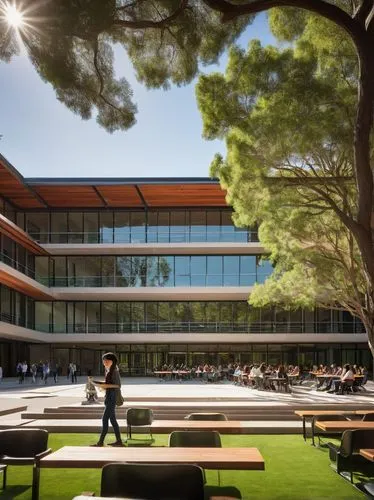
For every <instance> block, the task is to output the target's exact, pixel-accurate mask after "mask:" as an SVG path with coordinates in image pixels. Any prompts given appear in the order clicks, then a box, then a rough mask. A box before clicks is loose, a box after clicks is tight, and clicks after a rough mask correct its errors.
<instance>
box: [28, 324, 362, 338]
mask: <svg viewBox="0 0 374 500" xmlns="http://www.w3.org/2000/svg"><path fill="white" fill-rule="evenodd" d="M35 329H36V330H39V331H43V332H49V333H83V334H86V333H155V334H157V333H277V334H278V333H283V334H287V333H306V334H307V333H315V334H321V335H323V334H326V333H346V334H354V333H365V329H364V327H363V325H361V324H360V323H352V322H341V323H330V324H326V323H309V322H308V323H302V322H295V323H277V322H274V323H273V322H263V323H251V324H248V323H237V322H233V323H224V322H191V321H182V322H159V323H152V322H146V323H143V322H118V323H90V322H86V323H85V322H82V323H75V324H73V323H68V324H62V323H61V324H58V323H57V324H54V325H53V324H51V323H36V324H35Z"/></svg>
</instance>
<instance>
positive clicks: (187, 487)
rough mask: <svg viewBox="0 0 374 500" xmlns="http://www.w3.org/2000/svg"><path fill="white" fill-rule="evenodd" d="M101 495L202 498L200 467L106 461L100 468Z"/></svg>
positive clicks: (152, 499)
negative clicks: (109, 462) (112, 462)
mask: <svg viewBox="0 0 374 500" xmlns="http://www.w3.org/2000/svg"><path fill="white" fill-rule="evenodd" d="M101 496H102V497H115V496H123V497H132V498H141V499H143V500H176V499H178V500H203V499H204V480H203V471H202V469H201V468H200V467H198V466H197V465H189V464H181V465H179V464H178V465H177V464H162V465H159V464H130V463H126V464H118V463H116V464H108V465H105V466H104V467H103V469H102V474H101Z"/></svg>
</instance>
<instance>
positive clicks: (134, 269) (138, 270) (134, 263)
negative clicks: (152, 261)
mask: <svg viewBox="0 0 374 500" xmlns="http://www.w3.org/2000/svg"><path fill="white" fill-rule="evenodd" d="M156 258H157V257H156ZM130 286H136V287H139V286H147V257H146V256H144V255H139V256H134V257H131V281H130Z"/></svg>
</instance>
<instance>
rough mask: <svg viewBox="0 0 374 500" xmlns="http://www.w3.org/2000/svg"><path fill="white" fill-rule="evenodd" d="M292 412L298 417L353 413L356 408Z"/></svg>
mask: <svg viewBox="0 0 374 500" xmlns="http://www.w3.org/2000/svg"><path fill="white" fill-rule="evenodd" d="M362 411H363V410H362ZM294 413H295V415H298V416H299V417H314V416H317V415H355V414H356V410H295V412H294ZM358 415H359V414H358ZM362 415H363V414H362Z"/></svg>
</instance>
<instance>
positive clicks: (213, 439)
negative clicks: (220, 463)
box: [169, 431, 222, 484]
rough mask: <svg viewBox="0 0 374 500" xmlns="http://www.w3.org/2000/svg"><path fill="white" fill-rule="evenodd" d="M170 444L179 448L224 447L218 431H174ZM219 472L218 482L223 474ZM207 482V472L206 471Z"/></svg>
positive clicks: (219, 482)
mask: <svg viewBox="0 0 374 500" xmlns="http://www.w3.org/2000/svg"><path fill="white" fill-rule="evenodd" d="M169 446H170V447H177V448H222V443H221V436H220V434H219V432H217V431H174V432H172V433H171V434H170V436H169ZM217 472H218V484H221V476H220V472H219V470H217ZM204 482H205V473H204Z"/></svg>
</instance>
